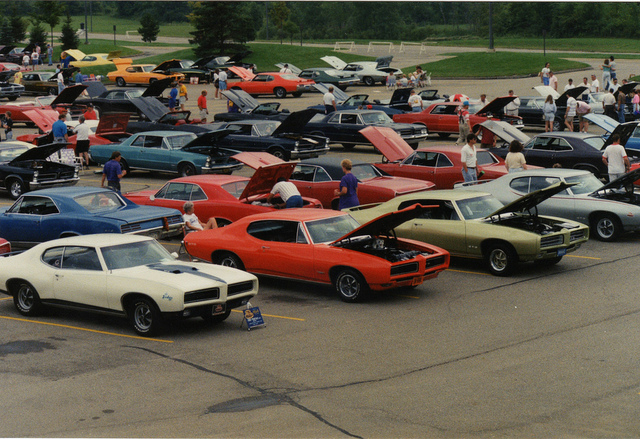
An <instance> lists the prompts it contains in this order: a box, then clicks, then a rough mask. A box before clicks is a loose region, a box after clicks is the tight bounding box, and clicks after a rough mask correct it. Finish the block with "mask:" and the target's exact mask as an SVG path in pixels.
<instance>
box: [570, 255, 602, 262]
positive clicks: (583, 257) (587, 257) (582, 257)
mask: <svg viewBox="0 0 640 439" xmlns="http://www.w3.org/2000/svg"><path fill="white" fill-rule="evenodd" d="M567 257H568V258H581V259H594V260H596V261H599V260H600V258H594V257H593V256H577V255H567Z"/></svg>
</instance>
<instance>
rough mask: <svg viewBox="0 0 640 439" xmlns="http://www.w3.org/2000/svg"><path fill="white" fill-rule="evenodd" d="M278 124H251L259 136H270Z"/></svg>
mask: <svg viewBox="0 0 640 439" xmlns="http://www.w3.org/2000/svg"><path fill="white" fill-rule="evenodd" d="M279 126H280V122H267V123H259V124H255V125H254V126H253V129H254V131H255V132H256V133H257V134H258V136H260V137H265V136H270V135H271V134H273V132H274V131H275V130H276V128H278V127H279Z"/></svg>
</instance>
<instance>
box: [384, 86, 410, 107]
mask: <svg viewBox="0 0 640 439" xmlns="http://www.w3.org/2000/svg"><path fill="white" fill-rule="evenodd" d="M412 91H413V88H411V87H408V88H398V89H396V90H395V91H394V92H393V94H392V95H391V100H389V104H406V103H407V101H408V100H409V97H410V96H411V92H412Z"/></svg>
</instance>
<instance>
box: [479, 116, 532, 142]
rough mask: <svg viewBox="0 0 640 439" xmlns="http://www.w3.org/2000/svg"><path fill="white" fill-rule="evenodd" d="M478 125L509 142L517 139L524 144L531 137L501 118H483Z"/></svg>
mask: <svg viewBox="0 0 640 439" xmlns="http://www.w3.org/2000/svg"><path fill="white" fill-rule="evenodd" d="M480 126H481V127H484V128H486V129H488V130H489V131H491V132H492V133H493V134H495V135H496V136H498V137H500V138H501V139H502V140H504V141H505V142H509V143H511V142H512V141H514V140H518V141H519V142H520V143H522V144H523V145H524V144H525V143H527V142H528V141H529V140H531V137H529V136H527V135H526V134H524V133H523V132H522V131H520V130H519V129H517V128H516V127H514V126H513V125H511V124H510V123H508V122H504V121H501V120H492V119H489V120H485V121H484V122H482V123H481V124H480Z"/></svg>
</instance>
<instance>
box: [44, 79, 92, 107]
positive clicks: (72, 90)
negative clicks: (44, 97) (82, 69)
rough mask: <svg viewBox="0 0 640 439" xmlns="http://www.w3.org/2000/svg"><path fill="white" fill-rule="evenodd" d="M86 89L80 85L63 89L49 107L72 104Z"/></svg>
mask: <svg viewBox="0 0 640 439" xmlns="http://www.w3.org/2000/svg"><path fill="white" fill-rule="evenodd" d="M86 89H87V86H86V85H82V84H79V85H72V86H71V87H65V89H64V90H62V92H61V93H60V94H59V95H58V96H57V97H56V98H55V99H54V100H53V102H51V105H60V104H72V103H73V101H75V100H76V99H77V98H78V96H80V95H81V94H82V92H83V91H85V90H86Z"/></svg>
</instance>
